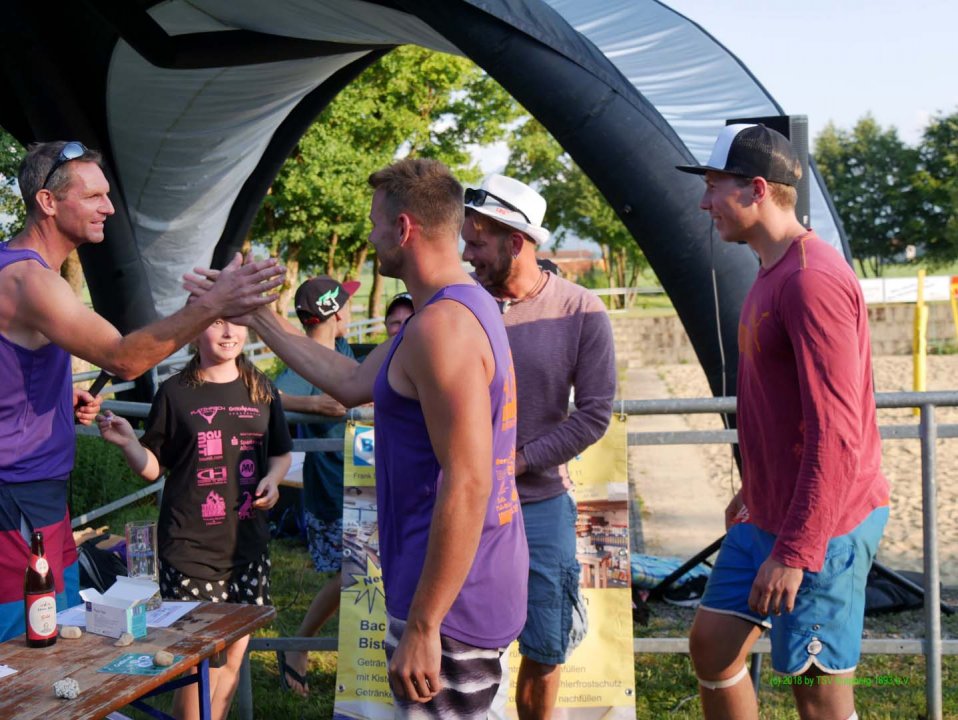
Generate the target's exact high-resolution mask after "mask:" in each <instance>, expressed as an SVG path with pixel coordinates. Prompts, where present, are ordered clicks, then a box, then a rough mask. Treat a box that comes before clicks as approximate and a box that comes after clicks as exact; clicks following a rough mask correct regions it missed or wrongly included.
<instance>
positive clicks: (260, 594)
mask: <svg viewBox="0 0 958 720" xmlns="http://www.w3.org/2000/svg"><path fill="white" fill-rule="evenodd" d="M269 569H270V561H269V551H266V552H264V553H263V554H262V555H260V556H259V558H257V559H256V560H254V561H253V562H251V563H250V564H249V565H247V566H245V567H241V568H237V569H236V570H234V571H233V573H232V575H231V576H230V577H229V578H227V579H224V580H202V579H199V578H191V577H189V576H187V575H184V574H183V573H181V572H180V571H179V570H177V569H176V568H175V567H173V566H172V565H167V564H166V563H164V562H162V561H161V562H160V595H161V596H162V597H163V599H164V600H205V601H207V602H229V603H241V604H243V605H272V604H273V599H272V598H271V597H270V594H269Z"/></svg>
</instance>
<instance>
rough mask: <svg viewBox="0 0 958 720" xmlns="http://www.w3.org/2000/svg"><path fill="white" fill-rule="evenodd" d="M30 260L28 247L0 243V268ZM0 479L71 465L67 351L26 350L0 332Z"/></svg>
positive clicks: (41, 475) (56, 473)
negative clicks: (0, 394) (13, 248)
mask: <svg viewBox="0 0 958 720" xmlns="http://www.w3.org/2000/svg"><path fill="white" fill-rule="evenodd" d="M24 260H32V261H36V262H38V263H40V264H41V265H43V267H46V268H48V267H49V266H48V265H47V264H46V263H45V262H44V261H43V258H42V257H40V255H38V254H37V253H35V252H34V251H33V250H10V249H8V248H7V243H2V244H0V270H3V268H5V267H7V265H11V264H13V263H15V262H21V261H24ZM0 378H3V393H2V397H0V483H21V482H30V481H33V480H65V479H66V478H67V477H68V476H69V475H70V470H71V469H72V468H73V456H74V453H75V447H76V436H75V433H74V430H73V386H72V384H71V381H72V376H71V373H70V354H69V353H68V352H66V350H63V349H62V348H60V347H57V346H56V345H54V344H53V343H50V344H49V345H44V346H43V347H42V348H39V349H38V350H28V349H26V348H24V347H21V346H20V345H17V344H16V343H13V342H10V341H9V340H8V339H7V338H5V337H4V336H3V335H0Z"/></svg>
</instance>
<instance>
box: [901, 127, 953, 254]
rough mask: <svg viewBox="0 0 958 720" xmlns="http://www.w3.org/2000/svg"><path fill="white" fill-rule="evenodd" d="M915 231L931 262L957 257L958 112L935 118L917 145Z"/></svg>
mask: <svg viewBox="0 0 958 720" xmlns="http://www.w3.org/2000/svg"><path fill="white" fill-rule="evenodd" d="M913 183H914V186H915V193H916V205H917V207H916V209H915V214H914V217H913V222H912V233H913V235H914V236H915V237H916V238H918V239H919V242H920V244H921V248H922V250H923V251H924V253H925V258H926V259H927V261H928V264H930V265H932V266H936V265H943V264H946V263H949V262H951V261H953V260H955V259H958V113H952V114H951V115H947V116H938V117H935V118H933V119H932V121H931V122H930V123H929V125H928V127H926V128H925V131H924V134H923V135H922V141H921V144H920V146H919V148H918V170H917V172H916V173H915V176H914V179H913Z"/></svg>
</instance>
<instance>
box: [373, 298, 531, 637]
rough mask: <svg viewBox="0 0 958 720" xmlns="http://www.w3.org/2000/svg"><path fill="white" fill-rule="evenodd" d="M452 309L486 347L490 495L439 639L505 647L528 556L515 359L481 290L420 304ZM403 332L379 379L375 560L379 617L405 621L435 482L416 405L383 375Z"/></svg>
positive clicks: (520, 610) (522, 608)
mask: <svg viewBox="0 0 958 720" xmlns="http://www.w3.org/2000/svg"><path fill="white" fill-rule="evenodd" d="M440 300H455V301H457V302H459V303H462V304H463V305H465V306H466V307H467V308H469V310H470V311H471V312H472V313H473V314H474V315H475V316H476V318H477V319H478V320H479V323H480V324H481V325H482V327H483V329H484V330H485V331H486V335H487V337H488V338H489V343H490V345H491V346H492V354H493V357H494V358H495V361H496V370H495V375H494V377H493V379H492V382H491V383H490V384H489V399H490V400H491V404H492V417H491V418H490V423H491V424H492V442H493V457H492V463H491V465H490V467H489V473H490V475H491V476H492V493H491V495H490V497H489V504H488V506H487V507H486V518H485V523H484V524H483V528H482V535H481V537H480V540H479V549H478V550H477V551H476V557H475V560H474V561H473V564H472V569H471V570H470V571H469V575H468V576H467V577H466V581H465V583H464V584H463V586H462V591H461V592H460V593H459V596H458V597H457V598H456V601H455V602H454V603H453V605H452V608H451V609H450V610H449V613H448V614H447V615H446V618H445V620H444V621H443V623H442V626H441V628H440V631H441V632H442V634H443V635H448V636H449V637H452V638H455V639H456V640H459V641H461V642H464V643H468V644H470V645H474V646H476V647H485V648H497V647H505V646H506V645H508V644H509V643H510V642H512V640H514V639H515V638H516V637H517V636H518V635H519V632H520V631H521V630H522V626H523V625H524V624H525V620H526V585H527V582H528V576H529V550H528V547H527V545H526V534H525V527H524V525H523V523H522V513H521V510H520V507H519V495H518V492H517V491H516V479H515V450H516V392H515V383H516V380H515V372H514V370H513V367H512V354H511V353H510V351H509V340H508V338H507V337H506V331H505V327H504V326H503V324H502V317H501V316H500V314H499V310H498V308H497V307H496V304H495V301H494V300H493V299H492V296H490V295H489V293H487V292H486V291H485V290H484V289H482V288H481V287H479V286H478V285H449V286H447V287H445V288H443V289H442V290H440V291H439V292H438V293H436V294H435V295H434V296H433V297H432V299H431V300H430V301H429V302H428V303H427V305H431V304H432V303H434V302H438V301H440ZM405 328H406V326H405V325H404V326H403V329H402V330H400V332H399V334H398V335H397V336H396V338H395V339H394V340H393V344H392V347H391V348H390V350H389V354H388V356H387V358H386V362H384V363H383V366H382V368H381V369H380V371H379V375H378V376H377V377H376V384H375V388H374V391H373V399H374V400H375V407H376V430H375V432H376V496H377V501H378V505H379V553H380V559H381V561H382V573H383V584H384V587H385V591H386V609H387V610H388V612H389V614H390V615H392V616H393V617H396V618H399V619H401V620H405V619H406V618H407V617H408V615H409V606H410V604H411V602H412V597H413V594H414V593H415V591H416V585H417V584H418V582H419V576H420V574H421V573H422V567H423V563H424V561H425V557H426V545H427V543H428V541H429V527H430V522H431V520H432V513H433V507H434V505H435V500H436V493H437V491H438V486H439V482H440V478H439V471H440V467H439V461H438V460H437V459H436V456H435V454H434V453H433V451H432V445H431V444H430V442H429V434H428V432H427V431H426V423H425V420H424V418H423V414H422V408H421V406H420V405H419V402H418V401H416V400H412V399H409V398H406V397H403V396H401V395H399V394H398V393H396V392H395V391H394V390H393V389H392V387H390V385H389V381H388V379H387V378H388V371H389V364H390V363H391V362H392V358H393V354H394V353H395V352H396V348H398V347H399V344H400V343H401V342H402V340H403V336H404V334H405Z"/></svg>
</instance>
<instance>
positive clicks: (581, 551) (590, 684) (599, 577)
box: [333, 417, 635, 720]
mask: <svg viewBox="0 0 958 720" xmlns="http://www.w3.org/2000/svg"><path fill="white" fill-rule="evenodd" d="M627 444H628V439H627V435H626V423H625V419H624V418H620V417H614V418H613V419H612V423H611V424H610V426H609V430H608V432H607V433H606V434H605V436H604V437H603V438H602V439H601V440H599V442H597V443H596V444H595V445H593V446H592V447H590V448H589V449H588V450H586V451H585V452H584V453H582V454H581V455H580V456H578V457H577V458H575V459H574V460H572V461H571V462H570V463H569V466H568V468H569V475H570V477H571V479H572V481H573V483H574V485H575V494H576V498H577V505H578V511H579V517H578V521H577V523H576V556H577V558H578V560H579V564H580V565H581V566H582V574H581V576H580V585H581V588H582V595H583V598H584V600H585V603H586V606H587V608H588V618H589V631H588V633H587V634H586V637H585V640H584V641H583V642H582V644H581V645H580V646H579V647H578V648H576V649H575V651H574V652H573V653H572V654H571V655H570V656H569V659H568V662H567V663H566V664H565V665H564V666H563V671H562V681H561V685H560V688H559V699H558V703H557V710H556V713H555V715H554V717H556V718H577V717H579V718H586V717H588V718H597V717H601V718H603V719H605V720H632V719H634V718H635V675H634V662H633V654H632V597H631V590H630V584H631V568H630V563H629V504H628V487H629V486H628V456H627ZM373 450H374V445H373V429H372V427H371V426H365V425H355V426H354V425H351V424H350V425H349V426H348V427H347V429H346V438H345V453H344V455H345V461H344V480H345V493H344V503H343V590H342V604H341V608H340V619H339V662H338V668H337V673H336V706H335V710H334V712H333V718H334V719H336V718H350V719H355V718H363V719H369V720H386V719H387V718H392V716H393V709H392V696H391V694H390V691H389V684H388V680H387V677H386V659H385V654H384V652H383V645H382V643H383V636H384V634H385V623H386V605H385V597H384V595H383V591H382V576H381V572H380V566H379V537H378V534H377V530H376V510H375V507H376V505H375V503H376V490H375V467H374V465H373ZM508 656H509V660H508V665H509V667H510V671H509V673H508V676H509V685H508V704H507V706H506V707H505V708H504V709H503V708H502V707H501V706H500V707H498V708H497V707H496V705H494V706H493V707H494V710H493V712H492V714H491V715H490V717H501V716H502V715H503V710H504V715H505V716H506V717H509V718H515V717H517V714H516V709H515V678H516V674H517V672H518V668H519V659H520V658H519V646H518V643H513V644H512V646H511V647H510V648H509V652H508ZM503 679H504V680H505V678H503ZM505 692H506V691H505V688H504V689H503V693H505ZM500 702H501V701H500ZM597 710H598V711H599V714H598V715H597V714H596V712H597Z"/></svg>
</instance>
